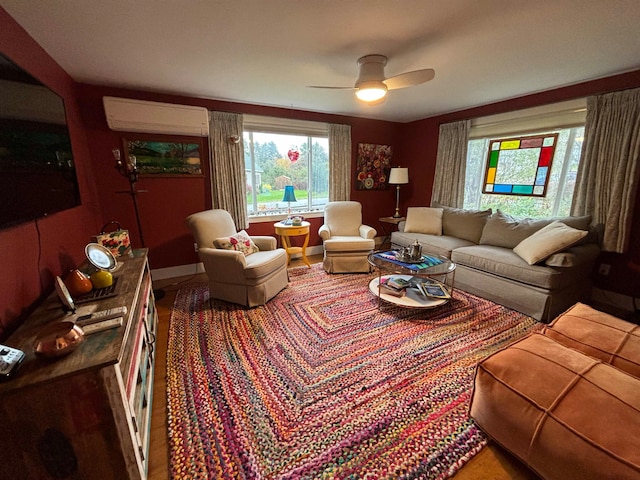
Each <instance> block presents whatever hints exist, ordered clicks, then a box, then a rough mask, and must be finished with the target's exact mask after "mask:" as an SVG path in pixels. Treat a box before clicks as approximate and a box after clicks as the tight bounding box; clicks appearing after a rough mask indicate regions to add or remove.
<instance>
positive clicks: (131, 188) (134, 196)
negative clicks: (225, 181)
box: [116, 161, 166, 300]
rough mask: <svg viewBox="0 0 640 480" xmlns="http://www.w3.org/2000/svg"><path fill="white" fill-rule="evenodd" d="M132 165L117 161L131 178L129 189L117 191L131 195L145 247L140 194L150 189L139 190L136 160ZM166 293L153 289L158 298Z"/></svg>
mask: <svg viewBox="0 0 640 480" xmlns="http://www.w3.org/2000/svg"><path fill="white" fill-rule="evenodd" d="M131 165H132V166H130V167H129V168H128V169H125V167H124V165H122V163H121V162H119V161H117V163H116V168H117V169H118V171H119V172H120V173H121V174H122V175H124V176H126V177H127V179H128V180H129V190H121V191H119V192H116V193H126V194H127V195H129V196H131V201H132V202H133V210H134V212H135V214H136V223H137V224H138V234H139V235H140V243H141V244H142V247H143V248H144V247H146V246H147V244H146V243H145V241H144V233H143V231H142V223H141V222H140V211H139V210H138V194H139V193H146V192H148V191H149V190H138V189H137V188H136V183H137V182H138V169H137V167H136V166H135V161H134V162H131ZM165 295H166V293H165V291H164V290H162V289H160V288H158V289H155V290H154V291H153V296H154V297H155V299H156V300H160V299H161V298H164V296H165Z"/></svg>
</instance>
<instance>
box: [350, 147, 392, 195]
mask: <svg viewBox="0 0 640 480" xmlns="http://www.w3.org/2000/svg"><path fill="white" fill-rule="evenodd" d="M391 157H392V149H391V146H390V145H374V144H372V143H359V144H358V160H357V166H356V168H357V170H356V190H386V189H388V188H389V184H388V182H387V180H388V179H389V171H390V169H391Z"/></svg>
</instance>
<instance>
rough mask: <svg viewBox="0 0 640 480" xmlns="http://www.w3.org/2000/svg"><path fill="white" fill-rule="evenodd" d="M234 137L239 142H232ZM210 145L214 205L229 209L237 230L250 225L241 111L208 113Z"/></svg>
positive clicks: (214, 206)
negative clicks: (238, 138) (237, 112)
mask: <svg viewBox="0 0 640 480" xmlns="http://www.w3.org/2000/svg"><path fill="white" fill-rule="evenodd" d="M233 136H239V137H240V142H239V143H234V142H233V141H231V137H233ZM209 144H210V152H211V159H210V160H211V199H212V204H213V208H221V209H223V210H226V211H228V212H229V214H230V215H231V218H233V221H234V222H235V224H236V228H237V229H238V230H243V229H246V228H249V218H248V216H247V194H246V190H247V187H246V185H247V181H246V174H245V165H244V151H243V147H242V114H236V113H228V112H209Z"/></svg>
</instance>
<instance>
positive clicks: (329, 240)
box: [318, 201, 376, 273]
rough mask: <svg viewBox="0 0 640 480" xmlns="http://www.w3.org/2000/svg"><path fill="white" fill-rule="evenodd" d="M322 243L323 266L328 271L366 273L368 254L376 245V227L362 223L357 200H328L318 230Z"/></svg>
mask: <svg viewBox="0 0 640 480" xmlns="http://www.w3.org/2000/svg"><path fill="white" fill-rule="evenodd" d="M318 234H319V235H320V238H322V242H323V246H324V261H323V266H324V269H325V271H327V272H329V273H365V272H366V273H368V272H370V271H371V265H369V262H368V261H367V256H368V255H369V254H370V253H371V252H372V251H373V249H374V248H375V240H374V238H375V236H376V230H375V228H372V227H370V226H368V225H363V224H362V205H360V203H359V202H351V201H349V202H329V203H327V205H326V206H325V209H324V225H322V226H321V227H320V229H319V230H318Z"/></svg>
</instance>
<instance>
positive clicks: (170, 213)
mask: <svg viewBox="0 0 640 480" xmlns="http://www.w3.org/2000/svg"><path fill="white" fill-rule="evenodd" d="M78 91H79V100H80V103H81V104H82V114H83V120H84V121H85V125H86V128H87V130H86V131H87V137H88V139H89V145H90V149H91V158H92V160H93V164H94V168H95V172H96V177H97V178H99V182H98V193H99V196H100V199H101V203H102V211H103V219H104V221H105V222H106V221H108V220H110V219H118V220H119V221H120V222H121V223H122V225H123V226H126V227H127V228H128V229H129V230H130V231H131V234H132V237H133V241H134V246H138V245H139V236H138V232H137V227H136V221H135V215H134V210H133V206H132V202H131V198H130V196H128V195H125V194H117V193H115V192H117V191H119V190H126V189H128V181H127V180H126V179H125V178H124V177H122V176H121V175H120V174H119V173H118V172H117V171H116V170H115V168H114V165H115V163H114V159H113V155H112V153H111V150H112V149H113V148H114V147H120V148H122V144H123V139H125V138H143V137H144V138H149V137H152V138H156V139H171V138H173V139H189V141H193V140H194V139H195V140H197V139H198V138H197V137H169V136H163V135H152V136H149V135H146V136H143V135H141V134H135V133H125V132H114V131H111V130H110V129H109V127H108V126H107V122H106V119H105V115H104V108H103V106H102V97H103V96H115V97H127V98H136V99H140V100H151V101H157V102H169V103H179V104H185V105H197V106H202V107H206V108H208V109H210V110H221V111H226V112H238V113H248V114H259V115H269V116H277V117H286V118H295V119H301V120H313V121H322V122H331V123H343V124H349V125H351V138H352V147H353V153H352V159H353V161H352V162H351V170H352V175H351V178H352V180H351V185H352V191H351V198H352V200H357V201H360V202H362V204H363V205H366V208H364V209H363V210H364V221H365V222H366V223H368V224H369V225H372V226H374V227H375V228H379V224H378V217H380V216H383V215H391V214H393V211H394V208H395V197H394V191H393V190H383V191H356V190H353V185H354V184H355V182H354V181H353V179H354V178H355V168H356V162H355V158H356V154H357V148H358V144H359V143H375V144H385V145H391V146H392V147H393V148H394V149H396V150H397V149H398V148H399V143H398V137H399V135H400V129H401V127H402V125H401V124H398V123H393V122H382V121H379V120H367V119H362V118H355V117H345V116H338V115H328V114H321V113H313V112H304V111H298V110H291V109H281V108H273V107H263V106H257V105H249V104H241V103H232V102H222V101H216V100H207V99H202V98H192V97H183V96H176V95H163V94H157V93H151V92H141V91H133V90H123V89H116V88H107V87H101V86H95V85H79V88H78ZM202 141H203V154H202V155H201V157H202V158H203V163H206V159H207V158H208V145H207V139H206V138H205V139H202ZM402 160H403V159H402V158H401V156H399V155H395V154H394V162H402ZM209 184H210V183H209V172H208V169H206V171H205V175H204V177H200V178H184V177H180V178H178V177H174V178H164V179H160V178H149V177H141V178H140V180H139V182H138V184H137V188H138V189H141V190H147V192H146V193H141V194H139V195H138V202H139V211H140V217H141V223H142V229H143V234H144V239H145V242H146V245H147V246H148V247H149V248H150V253H149V257H150V260H149V261H150V263H151V266H152V268H162V267H171V266H176V265H185V264H190V263H194V262H196V261H198V258H197V255H196V253H195V252H194V250H193V238H192V236H191V234H190V233H189V230H188V229H187V228H186V226H185V224H184V219H185V218H186V217H187V216H188V215H190V214H192V213H194V212H198V211H201V210H204V209H207V208H211V203H210V202H211V199H210V193H209V188H210V187H209ZM311 224H312V226H311V238H310V242H309V245H321V244H322V241H321V240H320V238H319V237H318V234H317V232H318V228H319V227H320V225H321V224H322V219H320V218H318V219H311ZM248 231H249V233H251V234H252V235H274V231H273V222H265V223H257V224H256V223H252V224H251V226H250V228H249V230H248Z"/></svg>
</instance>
